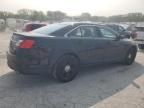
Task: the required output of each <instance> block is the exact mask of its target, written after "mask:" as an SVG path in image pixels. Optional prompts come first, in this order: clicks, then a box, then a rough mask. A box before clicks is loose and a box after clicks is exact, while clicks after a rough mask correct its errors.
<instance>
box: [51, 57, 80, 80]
mask: <svg viewBox="0 0 144 108" xmlns="http://www.w3.org/2000/svg"><path fill="white" fill-rule="evenodd" d="M78 68H79V61H78V59H77V58H76V57H74V56H71V55H65V56H63V57H61V58H60V59H59V60H58V61H57V63H56V64H55V66H54V71H53V77H54V78H55V79H57V80H58V81H60V82H69V81H71V80H73V79H74V78H75V77H76V75H77V73H78Z"/></svg>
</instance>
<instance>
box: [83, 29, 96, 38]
mask: <svg viewBox="0 0 144 108" xmlns="http://www.w3.org/2000/svg"><path fill="white" fill-rule="evenodd" d="M81 33H82V37H96V34H95V27H94V26H83V27H81Z"/></svg>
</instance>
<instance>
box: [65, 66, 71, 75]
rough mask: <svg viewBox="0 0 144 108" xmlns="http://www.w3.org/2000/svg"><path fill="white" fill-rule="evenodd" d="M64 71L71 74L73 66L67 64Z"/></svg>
mask: <svg viewBox="0 0 144 108" xmlns="http://www.w3.org/2000/svg"><path fill="white" fill-rule="evenodd" d="M64 71H65V72H66V73H69V72H70V71H71V66H70V65H69V64H67V65H66V66H65V67H64Z"/></svg>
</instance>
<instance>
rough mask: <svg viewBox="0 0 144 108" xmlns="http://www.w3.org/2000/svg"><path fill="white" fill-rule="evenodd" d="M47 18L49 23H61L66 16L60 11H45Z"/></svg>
mask: <svg viewBox="0 0 144 108" xmlns="http://www.w3.org/2000/svg"><path fill="white" fill-rule="evenodd" d="M47 18H48V20H49V21H51V22H54V21H62V20H63V19H64V18H66V14H65V13H63V12H60V11H47Z"/></svg>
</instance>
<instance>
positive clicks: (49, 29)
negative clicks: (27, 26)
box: [32, 24, 68, 35]
mask: <svg viewBox="0 0 144 108" xmlns="http://www.w3.org/2000/svg"><path fill="white" fill-rule="evenodd" d="M67 26H68V25H67V24H50V25H47V26H44V27H41V28H39V29H36V30H33V31H32V32H34V33H39V34H46V35H51V34H52V33H54V32H56V31H58V30H60V29H63V28H65V27H67Z"/></svg>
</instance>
